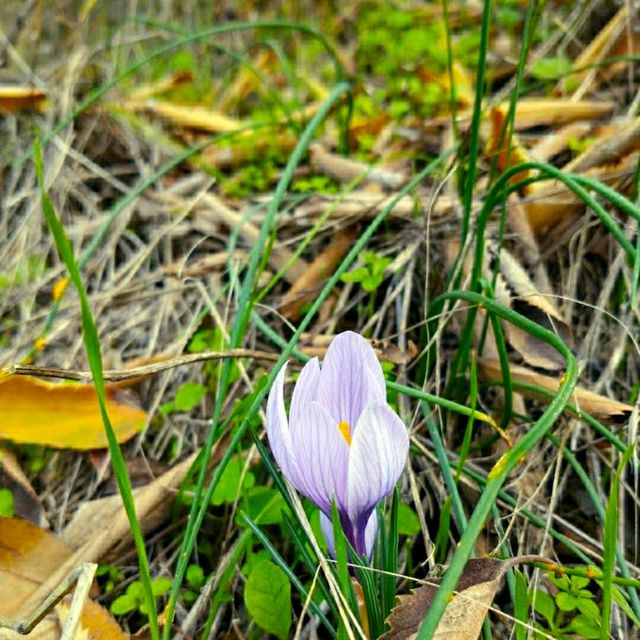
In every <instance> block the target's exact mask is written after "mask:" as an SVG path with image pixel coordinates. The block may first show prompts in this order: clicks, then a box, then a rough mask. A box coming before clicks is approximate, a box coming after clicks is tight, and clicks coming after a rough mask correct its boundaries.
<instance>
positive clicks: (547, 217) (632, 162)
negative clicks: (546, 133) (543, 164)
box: [522, 128, 640, 235]
mask: <svg viewBox="0 0 640 640" xmlns="http://www.w3.org/2000/svg"><path fill="white" fill-rule="evenodd" d="M638 132H639V133H640V128H638ZM637 161H638V153H635V152H634V153H630V154H629V155H627V156H625V157H624V158H622V159H621V160H618V158H617V157H616V158H614V163H613V164H604V165H603V166H598V167H593V168H591V169H589V170H588V171H585V172H584V175H585V176H590V177H592V178H595V179H597V180H599V181H600V182H604V183H606V184H607V185H608V186H610V187H612V188H617V187H619V185H620V183H621V182H622V181H624V180H626V179H627V178H628V176H630V175H632V174H633V171H635V166H636V163H637ZM564 169H565V168H564V167H563V170H564ZM574 170H575V169H574ZM623 191H624V190H623ZM526 194H527V197H526V199H523V201H522V205H523V208H524V210H525V211H526V214H527V216H528V218H529V223H530V224H531V227H532V229H533V230H534V231H535V232H536V233H537V234H539V235H540V234H542V233H544V232H546V231H547V230H548V229H549V228H551V227H553V226H555V225H556V224H558V223H560V222H566V221H567V220H570V219H571V218H574V217H575V216H576V215H577V214H579V213H581V212H582V211H584V208H585V205H584V202H583V201H582V200H580V199H579V198H578V197H577V196H575V195H574V193H573V192H572V191H570V190H569V189H567V188H566V187H565V186H564V185H563V184H562V183H560V182H558V181H557V180H540V181H539V182H535V183H533V184H531V185H529V186H528V187H527V189H526Z"/></svg>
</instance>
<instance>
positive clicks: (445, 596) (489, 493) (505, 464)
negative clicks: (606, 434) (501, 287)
mask: <svg viewBox="0 0 640 640" xmlns="http://www.w3.org/2000/svg"><path fill="white" fill-rule="evenodd" d="M441 298H443V299H449V300H463V301H465V302H467V303H471V304H474V305H480V304H481V305H482V306H483V307H484V308H486V310H487V311H488V312H490V313H495V314H497V315H498V316H500V317H502V318H503V319H505V320H507V321H510V322H513V323H514V324H516V325H517V326H519V327H520V328H522V329H524V330H525V331H527V332H529V333H531V334H532V335H535V336H536V337H537V338H539V339H541V340H544V341H545V342H546V343H547V344H549V345H551V346H552V347H554V348H555V349H556V350H557V351H558V352H559V353H560V354H561V355H562V357H563V358H564V359H565V363H566V371H565V375H564V376H563V382H562V384H561V385H560V387H559V389H558V392H557V393H556V396H555V397H554V398H553V400H552V401H551V402H550V404H549V405H548V406H547V408H546V409H545V411H544V413H543V414H542V416H541V417H540V418H539V419H538V420H537V421H536V423H535V424H534V425H532V427H531V428H530V429H529V430H528V431H527V433H526V434H525V435H524V436H523V437H522V438H520V440H518V441H517V442H516V443H515V444H514V446H513V447H512V449H511V450H509V451H508V452H507V453H505V454H504V455H503V456H502V458H500V460H499V461H498V462H497V463H496V465H495V466H494V467H493V469H492V470H491V472H490V473H489V475H488V477H487V484H486V485H485V488H484V490H483V492H482V494H481V495H480V499H479V501H478V503H477V505H476V507H475V509H474V511H473V514H472V516H471V518H470V520H469V523H468V525H467V528H466V530H465V532H464V533H463V535H462V538H461V539H460V542H459V544H458V547H457V549H456V551H455V553H454V554H453V557H452V559H451V563H450V565H449V569H448V570H447V572H446V573H445V575H444V577H443V579H442V583H441V585H440V588H439V589H438V591H437V593H436V594H435V596H434V599H433V601H432V603H431V608H430V609H429V613H428V614H427V617H426V618H425V620H424V622H423V623H422V625H421V626H420V629H419V631H418V635H417V636H416V640H427V639H428V638H430V637H431V636H432V635H433V633H434V632H435V630H436V628H437V626H438V623H439V621H440V618H441V617H442V614H443V613H444V610H445V608H446V606H447V603H448V600H449V597H450V595H451V593H452V592H453V590H454V589H455V587H456V584H457V582H458V578H459V577H460V575H461V574H462V572H463V570H464V567H465V565H466V562H467V559H468V558H469V556H470V555H471V552H472V551H473V546H474V544H475V541H476V539H477V537H478V535H479V534H480V531H481V530H482V527H483V526H484V523H485V520H486V518H487V516H488V514H489V513H490V511H491V508H492V506H493V504H494V503H495V500H496V497H497V496H498V493H499V492H500V489H501V488H502V485H503V484H504V482H505V480H506V479H507V476H508V474H509V473H510V472H511V471H512V470H513V469H514V468H515V467H516V466H517V465H518V464H519V462H520V460H521V459H522V458H523V456H525V455H526V454H527V453H528V452H529V451H530V450H531V449H532V448H533V447H534V446H535V445H536V444H537V443H538V442H539V441H540V440H541V439H542V438H543V437H544V435H545V434H546V433H547V431H548V430H549V429H550V428H551V426H552V425H553V423H554V422H555V421H556V420H557V418H558V417H559V416H560V414H561V413H562V411H563V410H564V406H565V405H566V403H567V402H568V401H569V398H570V397H571V394H572V392H573V388H574V387H575V384H576V382H577V379H578V366H577V362H576V359H575V357H574V355H573V353H572V352H571V350H570V349H569V348H568V347H567V346H566V345H565V344H564V343H563V342H562V340H560V338H558V336H556V335H555V334H554V333H552V332H551V331H547V330H546V329H543V328H542V327H540V326H539V325H537V324H536V323H534V322H531V321H530V320H528V319H527V318H525V317H524V316H521V315H520V314H518V313H516V312H514V311H512V310H510V309H506V308H505V307H503V306H502V305H499V304H498V303H496V302H494V301H493V300H489V299H488V298H485V297H484V296H481V295H479V294H475V293H471V292H467V291H452V292H448V293H446V294H444V295H443V296H441Z"/></svg>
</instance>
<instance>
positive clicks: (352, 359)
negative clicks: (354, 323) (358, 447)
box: [317, 331, 387, 434]
mask: <svg viewBox="0 0 640 640" xmlns="http://www.w3.org/2000/svg"><path fill="white" fill-rule="evenodd" d="M386 397H387V396H386V388H385V383H384V376H383V374H382V367H381V366H380V363H379V362H378V358H377V357H376V354H375V353H374V351H373V349H372V348H371V345H370V344H369V343H368V342H367V341H366V340H365V339H364V338H363V337H362V336H360V335H358V334H357V333H354V332H353V331H345V332H344V333H340V334H339V335H337V336H336V337H335V338H334V339H333V341H332V342H331V344H330V345H329V349H328V350H327V355H326V356H325V358H324V360H323V362H322V370H321V372H320V378H319V383H318V395H317V399H318V402H320V404H322V405H323V406H324V407H325V408H326V409H327V411H329V413H330V414H331V415H332V416H333V418H334V420H335V422H336V423H339V422H343V421H344V422H347V423H348V424H349V426H350V428H351V434H353V430H354V428H355V425H356V424H357V422H358V419H359V418H360V414H361V413H362V412H363V411H364V408H365V407H366V406H367V405H368V404H369V403H371V402H385V400H386Z"/></svg>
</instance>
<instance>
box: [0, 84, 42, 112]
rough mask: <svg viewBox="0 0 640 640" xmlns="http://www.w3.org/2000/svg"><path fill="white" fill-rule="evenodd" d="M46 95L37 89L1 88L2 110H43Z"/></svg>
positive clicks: (0, 103)
mask: <svg viewBox="0 0 640 640" xmlns="http://www.w3.org/2000/svg"><path fill="white" fill-rule="evenodd" d="M45 99H46V95H45V93H44V91H42V89H36V88H35V87H18V86H4V87H0V109H5V110H7V111H17V110H18V109H40V108H42V106H43V104H44V101H45Z"/></svg>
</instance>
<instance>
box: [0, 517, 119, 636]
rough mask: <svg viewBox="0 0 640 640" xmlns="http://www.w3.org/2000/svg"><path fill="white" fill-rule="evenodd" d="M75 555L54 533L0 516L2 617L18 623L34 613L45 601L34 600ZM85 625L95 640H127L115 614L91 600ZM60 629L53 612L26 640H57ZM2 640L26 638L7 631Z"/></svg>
mask: <svg viewBox="0 0 640 640" xmlns="http://www.w3.org/2000/svg"><path fill="white" fill-rule="evenodd" d="M72 554H73V551H72V549H71V548H70V547H68V546H67V545H66V544H64V542H62V541H61V540H59V539H58V538H56V537H55V536H54V535H53V534H52V533H51V532H49V531H45V530H44V529H40V528H39V527H36V526H35V525H34V524H31V523H30V522H27V521H25V520H19V519H17V518H1V517H0V615H2V616H4V617H7V618H10V619H14V620H15V619H20V618H24V617H25V616H26V615H27V614H29V613H31V612H32V611H33V609H34V608H35V606H36V604H39V603H40V602H42V600H44V598H37V597H36V598H34V594H35V593H36V592H37V590H38V588H39V586H40V585H41V584H42V583H43V582H45V581H46V580H47V578H48V577H49V576H50V575H51V574H52V573H54V572H55V571H56V569H57V568H58V567H59V566H60V565H61V564H64V563H65V562H66V561H67V560H68V559H69V558H70V557H71V556H72ZM54 586H55V585H54ZM46 595H48V594H45V596H46ZM58 611H60V609H58ZM62 611H64V608H63V609H62ZM62 615H64V614H62ZM81 625H82V627H83V628H84V629H86V630H88V631H89V633H90V636H91V638H92V639H94V640H124V638H126V636H125V634H124V633H123V632H122V630H121V629H120V627H119V626H118V625H117V623H116V622H115V620H114V619H113V618H112V617H111V615H110V614H109V613H108V612H107V611H106V610H105V609H104V608H102V607H101V606H99V605H97V604H96V603H94V602H91V601H89V600H88V601H87V602H86V603H85V607H84V609H83V613H82V617H81ZM60 629H61V628H60V622H59V615H58V613H57V612H52V614H51V615H49V616H47V617H46V618H45V619H44V620H43V621H42V622H40V624H38V626H37V627H36V628H35V629H34V630H33V631H32V632H31V634H29V635H28V636H26V637H27V638H38V639H39V640H57V639H58V638H59V637H60ZM2 637H3V638H4V637H7V638H14V637H15V638H24V637H25V636H19V635H18V634H12V633H10V632H7V631H3V632H2Z"/></svg>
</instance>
